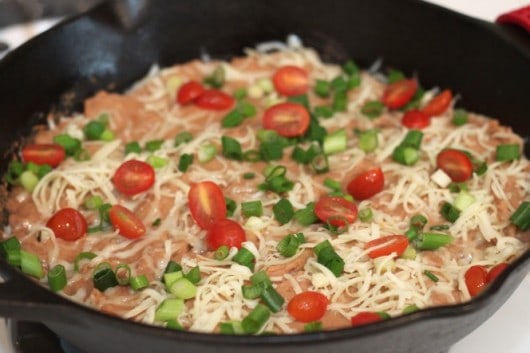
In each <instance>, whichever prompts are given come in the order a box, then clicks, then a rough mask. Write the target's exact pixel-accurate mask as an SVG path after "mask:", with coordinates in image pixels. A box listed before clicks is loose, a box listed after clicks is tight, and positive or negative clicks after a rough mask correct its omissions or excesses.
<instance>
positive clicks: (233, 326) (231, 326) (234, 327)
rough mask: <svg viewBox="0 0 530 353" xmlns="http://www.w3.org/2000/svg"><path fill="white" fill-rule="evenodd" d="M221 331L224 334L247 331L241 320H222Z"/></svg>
mask: <svg viewBox="0 0 530 353" xmlns="http://www.w3.org/2000/svg"><path fill="white" fill-rule="evenodd" d="M219 332H220V333H221V334H223V335H241V334H243V333H245V332H244V331H243V327H242V326H241V321H230V322H221V323H220V324H219Z"/></svg>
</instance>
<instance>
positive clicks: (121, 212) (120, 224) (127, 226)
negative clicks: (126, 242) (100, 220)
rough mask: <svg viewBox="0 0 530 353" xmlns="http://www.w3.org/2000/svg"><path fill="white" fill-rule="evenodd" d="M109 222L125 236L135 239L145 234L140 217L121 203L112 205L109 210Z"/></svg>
mask: <svg viewBox="0 0 530 353" xmlns="http://www.w3.org/2000/svg"><path fill="white" fill-rule="evenodd" d="M109 218H110V223H111V224H112V225H113V226H114V228H116V229H117V230H118V232H119V233H120V234H121V235H123V236H124V237H125V238H129V239H136V238H139V237H141V236H142V235H144V234H145V231H146V228H145V225H144V223H143V222H142V220H141V219H140V218H138V217H137V216H136V215H135V214H134V213H133V212H132V211H131V210H129V209H128V208H125V207H123V206H121V205H114V206H112V207H111V208H110V210H109Z"/></svg>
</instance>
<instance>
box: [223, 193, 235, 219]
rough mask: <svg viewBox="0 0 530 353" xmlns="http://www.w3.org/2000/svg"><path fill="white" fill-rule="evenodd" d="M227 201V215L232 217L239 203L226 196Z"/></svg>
mask: <svg viewBox="0 0 530 353" xmlns="http://www.w3.org/2000/svg"><path fill="white" fill-rule="evenodd" d="M225 203H226V216H227V217H232V216H233V215H234V212H235V211H236V208H237V204H236V202H235V201H234V200H232V199H231V198H228V197H225Z"/></svg>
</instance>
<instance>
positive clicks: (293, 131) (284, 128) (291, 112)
mask: <svg viewBox="0 0 530 353" xmlns="http://www.w3.org/2000/svg"><path fill="white" fill-rule="evenodd" d="M309 123H310V117H309V112H308V111H307V109H306V108H305V107H304V106H302V105H300V104H296V103H291V102H286V103H279V104H276V105H273V106H272V107H270V108H269V109H267V110H266V111H265V114H263V127H264V128H265V129H268V130H274V131H276V132H277V133H278V134H279V135H281V136H284V137H297V136H302V135H303V134H304V133H305V132H306V131H307V128H308V127H309Z"/></svg>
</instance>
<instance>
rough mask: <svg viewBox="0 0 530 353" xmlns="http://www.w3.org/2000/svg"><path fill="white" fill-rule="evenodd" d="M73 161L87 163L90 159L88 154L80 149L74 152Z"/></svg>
mask: <svg viewBox="0 0 530 353" xmlns="http://www.w3.org/2000/svg"><path fill="white" fill-rule="evenodd" d="M74 159H75V160H76V161H78V162H80V161H88V160H89V159H90V154H89V153H88V151H87V150H86V149H84V148H81V149H80V150H78V151H76V152H75V154H74Z"/></svg>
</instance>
